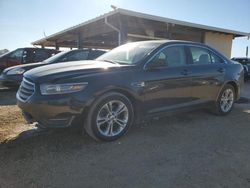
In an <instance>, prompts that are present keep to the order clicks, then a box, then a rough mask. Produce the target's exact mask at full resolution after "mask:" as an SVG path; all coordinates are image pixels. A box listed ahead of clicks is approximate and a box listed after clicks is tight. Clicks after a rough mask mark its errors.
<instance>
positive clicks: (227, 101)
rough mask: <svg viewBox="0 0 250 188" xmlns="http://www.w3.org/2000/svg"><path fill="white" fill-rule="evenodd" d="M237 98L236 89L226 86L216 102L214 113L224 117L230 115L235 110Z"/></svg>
mask: <svg viewBox="0 0 250 188" xmlns="http://www.w3.org/2000/svg"><path fill="white" fill-rule="evenodd" d="M235 98H236V96H235V89H234V87H233V86H232V85H230V84H227V85H225V86H224V87H223V89H222V90H221V92H220V94H219V97H218V99H217V100H216V102H215V105H214V108H213V112H214V113H215V114H216V115H222V116H223V115H227V114H229V113H230V112H231V111H232V109H233V106H234V102H235Z"/></svg>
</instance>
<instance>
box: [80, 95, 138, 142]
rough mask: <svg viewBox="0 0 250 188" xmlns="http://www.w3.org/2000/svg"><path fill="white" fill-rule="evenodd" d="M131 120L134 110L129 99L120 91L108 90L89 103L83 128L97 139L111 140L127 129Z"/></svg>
mask: <svg viewBox="0 0 250 188" xmlns="http://www.w3.org/2000/svg"><path fill="white" fill-rule="evenodd" d="M133 120H134V110H133V105H132V104H131V102H130V100H129V99H128V98H127V97H126V96H125V95H123V94H121V93H117V92H110V93H106V94H104V95H102V96H101V97H100V98H98V99H97V100H96V101H95V102H94V103H93V105H91V107H90V109H89V111H88V113H87V118H86V121H85V124H84V129H85V130H86V132H87V134H88V135H89V136H90V137H92V138H93V139H95V140H97V141H113V140H116V139H118V138H120V137H121V136H123V135H124V134H125V133H126V132H127V131H128V130H129V128H130V127H131V125H132V124H133Z"/></svg>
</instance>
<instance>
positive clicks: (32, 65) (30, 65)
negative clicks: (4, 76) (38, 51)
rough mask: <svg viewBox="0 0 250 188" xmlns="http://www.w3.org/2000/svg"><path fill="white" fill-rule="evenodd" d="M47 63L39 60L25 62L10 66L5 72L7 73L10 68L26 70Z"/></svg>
mask: <svg viewBox="0 0 250 188" xmlns="http://www.w3.org/2000/svg"><path fill="white" fill-rule="evenodd" d="M44 65H46V64H45V63H42V62H39V63H28V64H24V65H17V66H13V67H9V68H7V69H5V70H4V73H7V72H8V71H10V70H13V69H16V68H22V69H24V70H25V71H28V70H30V69H33V68H36V67H40V66H44Z"/></svg>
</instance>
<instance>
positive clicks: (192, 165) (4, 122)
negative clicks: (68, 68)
mask: <svg viewBox="0 0 250 188" xmlns="http://www.w3.org/2000/svg"><path fill="white" fill-rule="evenodd" d="M244 89H245V90H244V93H243V94H242V95H243V96H245V97H249V96H248V95H250V83H248V84H246V85H245V88H244ZM14 96H15V93H14V92H13V91H7V90H2V91H0V105H1V106H0V142H1V144H0V169H1V170H0V187H171V188H172V187H181V188H185V187H192V188H196V187H197V188H200V187H208V188H210V187H213V188H217V187H221V188H225V187H232V188H235V187H250V157H249V156H250V123H249V122H250V104H236V105H235V109H234V110H233V111H232V113H231V114H230V115H228V116H224V117H219V116H214V115H212V114H210V113H207V112H206V111H202V110H200V111H194V112H189V113H185V114H179V115H176V116H171V117H166V118H163V119H160V120H157V121H156V120H154V121H151V122H148V123H146V124H139V125H136V126H134V127H133V128H132V129H131V130H130V132H129V133H128V134H127V135H126V136H125V137H123V138H122V139H120V140H118V141H115V142H111V143H97V142H95V141H93V140H92V139H90V138H89V137H88V136H86V135H84V136H82V135H81V134H80V133H78V132H77V131H75V130H61V131H56V132H53V131H50V132H40V131H39V130H37V129H35V128H34V126H28V125H27V124H25V122H24V121H23V119H22V117H21V113H20V110H19V109H18V108H17V107H16V105H15V99H14Z"/></svg>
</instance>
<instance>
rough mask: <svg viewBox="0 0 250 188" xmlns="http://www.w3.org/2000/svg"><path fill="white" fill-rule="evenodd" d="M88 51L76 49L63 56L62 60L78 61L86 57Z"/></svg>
mask: <svg viewBox="0 0 250 188" xmlns="http://www.w3.org/2000/svg"><path fill="white" fill-rule="evenodd" d="M88 54H89V51H78V52H74V53H71V54H70V55H69V56H67V57H65V58H64V61H79V60H86V59H87V58H88Z"/></svg>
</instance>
